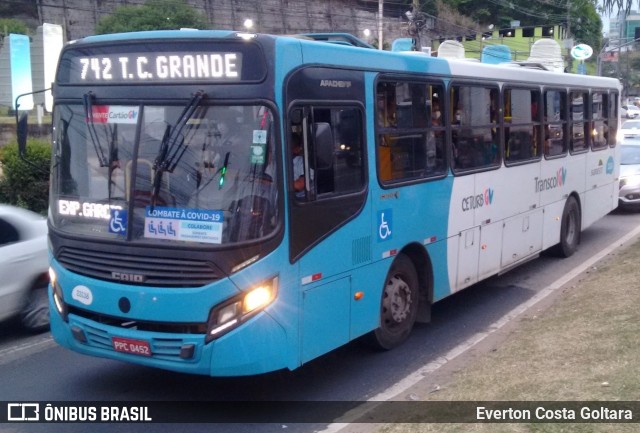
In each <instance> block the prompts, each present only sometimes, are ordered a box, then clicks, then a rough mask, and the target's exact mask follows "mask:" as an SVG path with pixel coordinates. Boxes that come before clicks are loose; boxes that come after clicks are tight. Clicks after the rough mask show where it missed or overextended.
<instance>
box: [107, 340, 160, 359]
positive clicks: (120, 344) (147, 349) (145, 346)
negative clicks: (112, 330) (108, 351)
mask: <svg viewBox="0 0 640 433" xmlns="http://www.w3.org/2000/svg"><path fill="white" fill-rule="evenodd" d="M111 343H112V344H113V348H114V350H115V351H116V352H123V353H130V354H132V355H140V356H151V346H150V345H149V342H148V341H143V340H133V339H131V338H121V337H112V338H111Z"/></svg>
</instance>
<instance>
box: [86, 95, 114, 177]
mask: <svg viewBox="0 0 640 433" xmlns="http://www.w3.org/2000/svg"><path fill="white" fill-rule="evenodd" d="M83 103H84V114H85V117H86V121H87V126H88V129H89V136H90V137H91V143H92V144H93V148H94V150H95V151H96V156H97V157H98V162H99V163H100V167H108V166H109V163H108V161H107V158H106V156H105V155H104V149H102V146H100V139H99V138H98V132H97V131H96V125H95V124H94V122H93V93H92V92H87V93H85V94H84V97H83Z"/></svg>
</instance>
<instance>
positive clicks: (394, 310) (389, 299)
mask: <svg viewBox="0 0 640 433" xmlns="http://www.w3.org/2000/svg"><path fill="white" fill-rule="evenodd" d="M386 294H387V296H386V297H385V298H384V300H383V306H384V307H385V309H386V311H387V314H388V316H390V317H391V318H392V319H393V321H395V322H397V323H401V322H402V321H404V320H406V319H407V318H408V317H409V313H410V311H411V303H412V299H411V289H410V288H409V286H408V285H407V283H405V282H404V281H403V280H402V279H401V278H399V277H397V276H394V277H391V279H390V280H389V282H388V284H387V288H386Z"/></svg>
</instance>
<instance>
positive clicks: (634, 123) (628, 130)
mask: <svg viewBox="0 0 640 433" xmlns="http://www.w3.org/2000/svg"><path fill="white" fill-rule="evenodd" d="M618 134H619V136H620V138H621V139H622V140H624V139H625V138H640V119H637V120H636V119H631V120H625V121H624V122H622V125H620V129H619V132H618Z"/></svg>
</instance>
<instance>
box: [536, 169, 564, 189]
mask: <svg viewBox="0 0 640 433" xmlns="http://www.w3.org/2000/svg"><path fill="white" fill-rule="evenodd" d="M534 181H535V183H536V192H541V191H547V190H550V189H555V188H560V187H562V186H563V185H564V184H565V182H566V181H567V169H566V167H562V168H559V169H558V171H557V172H556V175H555V176H552V177H548V178H546V179H540V178H538V177H536V178H534Z"/></svg>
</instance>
